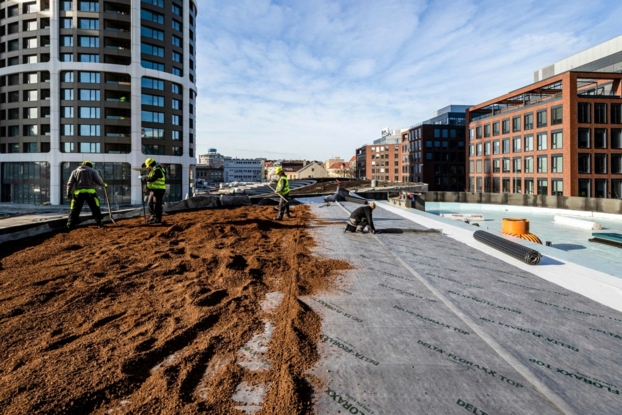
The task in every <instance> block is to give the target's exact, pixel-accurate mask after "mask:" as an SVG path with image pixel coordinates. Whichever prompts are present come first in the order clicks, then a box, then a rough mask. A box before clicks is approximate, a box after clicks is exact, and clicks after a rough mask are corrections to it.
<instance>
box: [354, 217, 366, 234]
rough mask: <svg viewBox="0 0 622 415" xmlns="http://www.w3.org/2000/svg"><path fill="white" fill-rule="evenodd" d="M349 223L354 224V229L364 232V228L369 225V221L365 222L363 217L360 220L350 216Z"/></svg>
mask: <svg viewBox="0 0 622 415" xmlns="http://www.w3.org/2000/svg"><path fill="white" fill-rule="evenodd" d="M350 223H351V224H352V225H354V226H356V231H357V232H364V231H365V228H367V227H368V226H369V223H367V219H366V218H363V219H361V220H360V221H358V220H356V219H354V218H350Z"/></svg>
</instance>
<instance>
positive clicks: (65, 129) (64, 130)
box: [60, 124, 73, 136]
mask: <svg viewBox="0 0 622 415" xmlns="http://www.w3.org/2000/svg"><path fill="white" fill-rule="evenodd" d="M60 135H66V136H72V135H73V124H61V126H60Z"/></svg>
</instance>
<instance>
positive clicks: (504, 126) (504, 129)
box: [501, 119, 510, 134]
mask: <svg viewBox="0 0 622 415" xmlns="http://www.w3.org/2000/svg"><path fill="white" fill-rule="evenodd" d="M509 133H510V120H509V119H505V120H503V121H501V134H509Z"/></svg>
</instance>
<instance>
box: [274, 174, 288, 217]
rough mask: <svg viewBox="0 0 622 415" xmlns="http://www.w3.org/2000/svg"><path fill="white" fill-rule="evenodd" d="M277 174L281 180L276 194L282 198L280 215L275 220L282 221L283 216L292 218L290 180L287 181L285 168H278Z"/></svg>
mask: <svg viewBox="0 0 622 415" xmlns="http://www.w3.org/2000/svg"><path fill="white" fill-rule="evenodd" d="M274 172H275V173H276V174H278V175H279V180H278V182H277V183H276V189H275V193H276V194H278V195H279V196H280V199H281V200H280V201H279V214H278V216H277V217H276V218H274V220H282V219H283V215H285V216H287V217H288V218H291V215H290V213H289V180H288V179H287V175H286V174H285V172H284V171H283V167H281V166H278V167H277V168H276V169H275V171H274Z"/></svg>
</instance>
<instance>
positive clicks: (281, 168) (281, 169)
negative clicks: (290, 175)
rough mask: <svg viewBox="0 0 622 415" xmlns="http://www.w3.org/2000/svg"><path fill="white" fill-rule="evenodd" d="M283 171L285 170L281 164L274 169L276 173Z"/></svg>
mask: <svg viewBox="0 0 622 415" xmlns="http://www.w3.org/2000/svg"><path fill="white" fill-rule="evenodd" d="M282 171H283V167H281V166H278V167H277V168H276V169H275V170H274V172H275V173H276V174H279V173H280V172H282Z"/></svg>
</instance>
